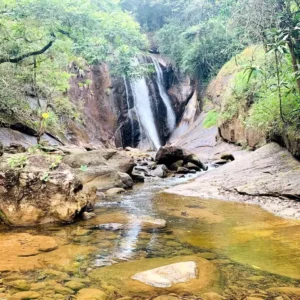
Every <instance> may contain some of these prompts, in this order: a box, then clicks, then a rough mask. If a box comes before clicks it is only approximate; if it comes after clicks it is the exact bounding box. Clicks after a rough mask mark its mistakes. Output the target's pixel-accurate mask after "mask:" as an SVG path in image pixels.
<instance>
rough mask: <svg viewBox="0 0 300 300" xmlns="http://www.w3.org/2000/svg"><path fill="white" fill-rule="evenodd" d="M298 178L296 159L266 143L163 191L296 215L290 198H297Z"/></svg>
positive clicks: (298, 213)
mask: <svg viewBox="0 0 300 300" xmlns="http://www.w3.org/2000/svg"><path fill="white" fill-rule="evenodd" d="M299 182H300V163H299V161H298V160H296V159H295V158H294V157H293V156H292V155H291V154H290V153H289V152H288V151H287V150H286V149H284V148H282V147H280V146H279V145H277V144H275V143H270V144H268V145H266V146H264V147H262V148H260V149H258V150H256V151H254V152H250V153H248V154H246V155H245V156H244V157H241V158H239V159H237V160H235V161H233V162H230V163H228V164H226V165H224V166H222V167H220V168H217V169H215V170H212V171H209V172H206V173H204V174H203V175H201V176H199V177H198V178H197V179H196V180H195V181H193V182H189V183H186V184H182V185H177V186H175V187H172V188H170V189H168V190H166V192H168V193H173V194H178V195H183V196H189V197H199V198H202V199H217V200H225V201H226V200H230V201H237V202H244V203H251V204H258V205H260V206H261V207H262V208H264V209H266V210H268V211H270V212H272V213H275V214H276V215H279V216H282V217H287V218H293V219H300V206H299V204H298V203H297V202H295V201H293V200H290V199H298V198H299V195H300V185H299ZM283 198H285V201H282V199H283Z"/></svg>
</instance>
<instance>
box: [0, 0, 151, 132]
mask: <svg viewBox="0 0 300 300" xmlns="http://www.w3.org/2000/svg"><path fill="white" fill-rule="evenodd" d="M0 44H1V47H0V112H1V113H2V114H4V115H5V116H8V120H11V122H14V121H15V120H18V121H21V122H23V123H26V124H28V125H29V126H33V127H34V128H35V129H36V130H38V131H40V130H41V129H43V130H44V129H45V128H46V127H47V130H54V131H57V130H59V129H60V128H62V127H63V126H62V124H67V122H68V120H69V119H72V120H77V121H81V116H80V113H79V110H80V107H75V106H74V105H73V104H71V103H70V102H69V100H68V98H67V97H66V95H67V91H68V89H69V88H70V86H69V82H70V78H71V76H74V74H73V73H72V65H73V64H76V66H77V67H78V73H76V74H77V75H79V76H83V75H84V73H85V69H86V67H87V66H88V65H89V64H98V63H104V62H106V63H108V64H110V69H111V72H112V73H116V74H119V75H120V74H121V75H126V76H134V75H135V74H136V73H137V72H138V70H137V69H138V68H137V64H136V60H135V58H136V57H137V55H138V54H139V53H140V52H141V49H145V48H146V47H147V42H146V38H145V36H144V35H142V34H141V33H140V26H139V24H138V23H137V22H135V21H134V19H133V17H132V16H131V15H130V14H129V13H126V12H124V11H123V10H122V8H121V6H120V3H119V1H115V0H97V1H94V0H84V1H72V0H61V1H57V0H3V1H1V2H0ZM90 84H91V81H90V80H86V81H85V82H83V86H84V87H86V88H88V87H89V86H90ZM45 111H47V112H49V114H50V118H49V120H47V121H45V120H41V119H40V115H41V113H42V112H45ZM41 123H42V124H41ZM46 123H47V124H46ZM43 130H42V131H43Z"/></svg>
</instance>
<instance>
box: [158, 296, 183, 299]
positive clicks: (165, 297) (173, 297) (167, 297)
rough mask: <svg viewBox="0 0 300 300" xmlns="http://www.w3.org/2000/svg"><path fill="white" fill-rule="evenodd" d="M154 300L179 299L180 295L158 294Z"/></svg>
mask: <svg viewBox="0 0 300 300" xmlns="http://www.w3.org/2000/svg"><path fill="white" fill-rule="evenodd" d="M154 300H178V297H175V296H158V297H156V298H154Z"/></svg>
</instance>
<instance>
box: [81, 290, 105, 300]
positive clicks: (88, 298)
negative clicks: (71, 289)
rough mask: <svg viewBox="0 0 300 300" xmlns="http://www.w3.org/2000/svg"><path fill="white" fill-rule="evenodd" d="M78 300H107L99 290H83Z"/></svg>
mask: <svg viewBox="0 0 300 300" xmlns="http://www.w3.org/2000/svg"><path fill="white" fill-rule="evenodd" d="M76 299H77V300H106V299H107V296H106V294H105V293H104V292H103V291H101V290H98V289H81V290H80V291H79V292H78V294H77V296H76Z"/></svg>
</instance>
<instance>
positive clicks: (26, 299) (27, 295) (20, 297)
mask: <svg viewBox="0 0 300 300" xmlns="http://www.w3.org/2000/svg"><path fill="white" fill-rule="evenodd" d="M40 297H41V294H39V293H37V292H32V291H28V292H20V293H16V294H14V295H12V296H11V297H9V298H8V300H31V299H39V298H40Z"/></svg>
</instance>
